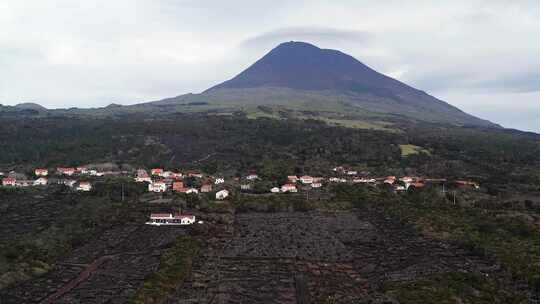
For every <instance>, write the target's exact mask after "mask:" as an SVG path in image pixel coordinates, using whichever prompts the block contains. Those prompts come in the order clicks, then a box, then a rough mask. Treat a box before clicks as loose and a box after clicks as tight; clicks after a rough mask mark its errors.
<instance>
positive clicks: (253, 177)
mask: <svg viewBox="0 0 540 304" xmlns="http://www.w3.org/2000/svg"><path fill="white" fill-rule="evenodd" d="M258 178H259V175H257V173H256V172H253V171H252V172H249V174H248V176H246V179H247V180H256V179H258Z"/></svg>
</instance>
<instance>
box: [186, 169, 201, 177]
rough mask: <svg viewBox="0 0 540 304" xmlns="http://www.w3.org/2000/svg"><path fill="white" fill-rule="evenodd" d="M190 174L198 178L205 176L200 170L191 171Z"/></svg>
mask: <svg viewBox="0 0 540 304" xmlns="http://www.w3.org/2000/svg"><path fill="white" fill-rule="evenodd" d="M188 176H189V177H196V178H202V177H203V175H202V173H201V172H198V171H189V172H188Z"/></svg>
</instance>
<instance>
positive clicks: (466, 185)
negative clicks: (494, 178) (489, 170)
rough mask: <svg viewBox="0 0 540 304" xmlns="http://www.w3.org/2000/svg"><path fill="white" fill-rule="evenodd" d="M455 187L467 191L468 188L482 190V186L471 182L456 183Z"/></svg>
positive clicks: (460, 181) (461, 181)
mask: <svg viewBox="0 0 540 304" xmlns="http://www.w3.org/2000/svg"><path fill="white" fill-rule="evenodd" d="M455 185H456V187H458V188H461V189H467V188H469V189H472V188H474V189H480V185H479V184H478V183H475V182H471V181H464V180H458V181H456V182H455Z"/></svg>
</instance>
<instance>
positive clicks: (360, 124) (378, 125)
mask: <svg viewBox="0 0 540 304" xmlns="http://www.w3.org/2000/svg"><path fill="white" fill-rule="evenodd" d="M321 120H323V121H325V122H326V123H327V124H329V125H336V126H341V127H346V128H353V129H368V130H379V131H391V132H395V131H397V129H392V128H391V127H390V126H391V124H390V123H388V122H384V121H373V122H369V121H363V120H351V119H332V118H322V119H321Z"/></svg>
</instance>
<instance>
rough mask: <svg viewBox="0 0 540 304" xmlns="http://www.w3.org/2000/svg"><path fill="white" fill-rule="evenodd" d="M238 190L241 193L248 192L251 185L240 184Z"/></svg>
mask: <svg viewBox="0 0 540 304" xmlns="http://www.w3.org/2000/svg"><path fill="white" fill-rule="evenodd" d="M240 190H242V191H249V190H251V184H241V185H240Z"/></svg>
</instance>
